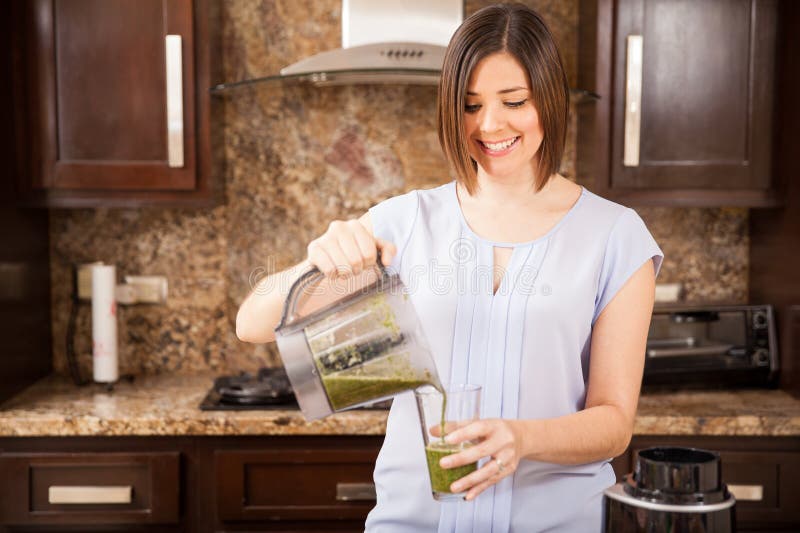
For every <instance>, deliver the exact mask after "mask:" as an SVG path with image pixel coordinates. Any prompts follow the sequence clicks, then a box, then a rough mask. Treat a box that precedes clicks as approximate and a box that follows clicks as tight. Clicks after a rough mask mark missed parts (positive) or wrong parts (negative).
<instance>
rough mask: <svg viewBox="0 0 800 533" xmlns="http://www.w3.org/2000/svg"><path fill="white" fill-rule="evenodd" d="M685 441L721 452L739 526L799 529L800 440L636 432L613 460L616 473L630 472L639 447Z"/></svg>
mask: <svg viewBox="0 0 800 533" xmlns="http://www.w3.org/2000/svg"><path fill="white" fill-rule="evenodd" d="M652 446H685V447H691V448H704V449H707V450H714V451H717V452H719V453H720V460H721V462H722V480H723V482H724V483H726V484H727V485H728V488H729V490H730V491H731V492H733V493H734V496H735V497H736V500H737V501H736V523H737V527H738V531H786V532H789V531H798V529H799V528H800V509H798V507H797V503H798V502H799V501H800V499H798V498H800V496H798V495H800V439H798V438H789V437H786V438H780V437H774V438H764V437H670V436H652V437H650V436H648V437H634V438H633V440H632V441H631V444H630V446H629V447H628V450H627V451H626V453H625V454H623V456H621V457H619V458H617V459H616V460H615V461H614V467H615V468H614V470H615V472H616V474H617V478H618V479H620V480H621V478H622V475H624V474H626V473H628V472H630V471H631V470H632V469H633V465H634V464H635V460H636V454H637V453H638V452H639V450H642V449H644V448H649V447H652Z"/></svg>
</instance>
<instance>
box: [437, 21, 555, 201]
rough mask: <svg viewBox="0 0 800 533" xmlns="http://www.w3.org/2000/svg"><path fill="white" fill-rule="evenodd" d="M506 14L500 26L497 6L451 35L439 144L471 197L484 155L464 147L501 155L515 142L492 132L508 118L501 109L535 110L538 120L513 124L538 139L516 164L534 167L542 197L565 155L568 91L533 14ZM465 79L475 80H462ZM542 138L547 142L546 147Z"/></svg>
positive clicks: (441, 97)
mask: <svg viewBox="0 0 800 533" xmlns="http://www.w3.org/2000/svg"><path fill="white" fill-rule="evenodd" d="M505 9H506V12H507V13H508V14H509V15H510V16H507V17H505V18H503V19H502V20H501V19H500V18H498V16H497V13H498V9H497V8H496V6H493V7H490V8H487V9H483V10H481V11H478V12H477V13H475V14H474V15H473V16H472V17H470V19H469V20H470V23H469V24H467V23H465V24H463V25H462V26H461V27H460V28H459V30H458V31H457V32H456V34H455V35H454V36H453V39H452V41H451V43H450V46H449V47H448V49H447V52H446V54H445V58H444V65H443V67H442V79H441V82H440V85H439V99H438V106H437V115H438V124H439V142H440V143H441V145H442V149H443V150H444V153H445V156H446V157H447V159H448V161H449V162H450V164H451V165H452V167H453V169H454V170H455V172H456V174H457V175H458V177H459V178H460V180H461V181H462V183H463V184H464V186H465V187H466V189H467V191H468V192H469V193H470V194H474V193H475V189H476V183H475V180H476V178H475V175H476V172H477V169H478V167H479V162H480V161H481V160H480V159H478V158H476V157H475V155H476V154H478V153H480V152H479V151H478V150H476V149H475V148H476V147H475V145H474V142H466V143H465V142H464V140H465V139H466V140H471V139H475V140H476V141H484V142H487V143H495V144H501V146H499V147H497V146H495V147H496V148H500V149H501V150H502V147H503V146H502V144H503V142H508V141H515V136H513V135H512V136H511V137H509V136H505V137H503V136H501V135H502V132H499V131H493V130H495V129H496V128H497V127H498V126H499V125H500V124H501V122H502V118H504V117H501V116H497V117H496V116H495V113H498V114H500V113H503V111H504V109H503V108H505V109H507V110H514V109H520V110H523V111H526V110H527V109H531V108H532V109H533V111H534V113H533V115H531V114H530V113H522V114H518V116H519V117H520V118H521V119H522V121H520V119H517V120H515V121H514V122H515V125H519V126H522V127H528V128H530V133H532V134H533V135H532V137H533V138H529V139H527V140H526V142H527V144H528V146H527V150H526V152H527V155H528V158H527V159H524V158H523V156H522V154H520V155H519V157H518V158H517V159H519V160H521V161H522V160H524V162H526V163H530V164H533V165H534V167H533V170H534V172H535V174H536V177H537V180H536V188H537V190H538V189H541V188H542V187H544V186H545V184H546V183H547V180H548V179H550V176H552V175H554V174H555V173H556V172H558V167H559V165H560V164H561V157H562V155H563V153H564V143H565V141H566V136H567V118H568V115H569V85H568V84H567V77H566V73H565V72H564V68H563V65H562V62H561V56H560V54H559V52H558V48H557V47H556V45H555V41H554V40H553V37H552V35H550V31H549V30H548V29H547V26H546V25H545V23H544V21H543V20H542V18H541V17H540V16H539V15H538V14H537V13H536V12H534V11H532V10H530V9H527V8H523V7H521V6H505ZM465 72H468V73H471V74H470V75H469V76H465V75H464V73H465ZM501 85H504V86H501ZM498 104H499V105H498ZM487 108H488V109H487ZM526 108H527V109H526ZM462 110H463V111H462ZM476 115H477V116H476ZM534 122H535V125H534V124H532V123H534ZM537 130H538V131H537ZM476 133H478V134H482V135H484V136H485V138H483V139H481V138H480V137H476V136H475V134H476ZM508 133H513V132H508ZM517 133H522V132H517ZM536 133H538V135H536ZM517 136H518V135H517ZM537 137H538V140H537ZM544 139H547V142H546V143H545V144H544V145H542V141H543V140H544ZM465 147H466V148H467V149H465ZM480 148H485V147H484V146H480ZM540 149H541V151H540ZM531 150H532V152H531ZM533 154H536V158H535V159H534V158H533ZM495 155H500V154H495Z"/></svg>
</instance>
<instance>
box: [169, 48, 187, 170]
mask: <svg viewBox="0 0 800 533" xmlns="http://www.w3.org/2000/svg"><path fill="white" fill-rule="evenodd" d="M165 39H166V43H165V44H166V46H165V50H166V65H167V162H168V164H169V166H170V167H172V168H179V167H182V166H183V53H182V50H181V46H182V39H181V36H180V35H167V36H166V38H165Z"/></svg>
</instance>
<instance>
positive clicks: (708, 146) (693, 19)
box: [577, 0, 779, 206]
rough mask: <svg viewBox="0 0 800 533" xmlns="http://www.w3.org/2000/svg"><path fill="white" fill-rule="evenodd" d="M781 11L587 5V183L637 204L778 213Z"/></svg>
mask: <svg viewBox="0 0 800 533" xmlns="http://www.w3.org/2000/svg"><path fill="white" fill-rule="evenodd" d="M778 8H779V2H778V0H734V1H728V0H703V1H690V0H683V1H674V0H647V1H645V0H581V2H580V45H579V46H580V52H579V62H580V65H579V80H578V84H579V86H580V87H582V88H584V89H588V90H591V91H594V92H596V93H597V94H599V95H600V99H599V100H598V101H592V102H586V103H582V104H579V105H578V120H579V128H578V157H577V160H578V177H579V180H580V181H582V182H585V183H586V185H587V186H589V187H590V188H592V189H594V190H595V191H597V192H598V193H600V194H601V195H604V196H607V197H609V198H612V199H615V200H617V201H621V202H623V203H626V204H632V205H635V204H653V205H687V206H688V205H695V206H702V205H705V206H711V205H743V206H770V205H776V204H777V203H778V198H777V196H778V194H777V192H776V187H775V179H774V173H773V165H772V150H773V139H772V137H773V130H774V127H773V113H774V107H775V97H774V94H775V83H776V71H775V67H776V61H775V55H776V49H777V36H778V29H779V28H778V25H779V21H778Z"/></svg>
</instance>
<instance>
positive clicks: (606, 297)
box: [592, 208, 664, 324]
mask: <svg viewBox="0 0 800 533" xmlns="http://www.w3.org/2000/svg"><path fill="white" fill-rule="evenodd" d="M651 259H652V261H653V268H654V269H655V273H656V276H658V271H659V270H660V269H661V262H662V261H663V259H664V253H663V252H662V251H661V249H660V248H659V247H658V244H656V241H655V239H653V236H652V235H650V232H649V231H648V230H647V227H646V226H645V224H644V221H643V220H642V219H641V217H639V215H638V214H637V213H636V211H634V210H633V209H630V208H626V209H625V211H623V213H622V214H621V215H620V216H619V217H618V218H617V220H616V222H615V223H614V227H613V228H612V229H611V233H610V234H609V236H608V242H607V243H606V250H605V255H604V258H603V266H602V267H601V270H600V282H599V284H598V287H597V296H596V297H595V305H594V317H593V318H592V324H594V322H595V321H596V320H597V318H598V317H599V316H600V313H602V312H603V309H605V307H606V305H608V302H610V301H611V300H613V299H614V296H616V294H617V292H619V290H620V289H621V288H622V287H623V286H624V285H625V283H626V282H627V281H628V279H629V278H630V277H631V276H632V275H633V273H634V272H636V271H637V270H639V268H641V266H642V265H643V264H644V263H645V261H648V260H651Z"/></svg>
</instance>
